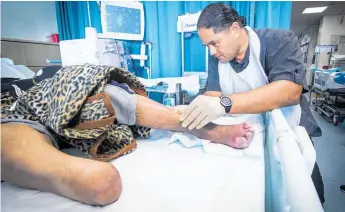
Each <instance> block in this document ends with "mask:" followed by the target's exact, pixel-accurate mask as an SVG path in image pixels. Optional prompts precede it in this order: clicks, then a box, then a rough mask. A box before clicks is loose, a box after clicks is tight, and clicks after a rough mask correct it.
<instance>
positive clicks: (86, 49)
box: [60, 27, 152, 78]
mask: <svg viewBox="0 0 345 212" xmlns="http://www.w3.org/2000/svg"><path fill="white" fill-rule="evenodd" d="M98 36H99V34H98V33H97V31H96V29H95V28H93V27H86V28H85V39H75V40H64V41H60V53H61V62H62V66H69V65H83V64H85V63H89V64H95V65H110V66H117V67H123V68H124V69H126V70H128V65H127V60H128V58H127V57H130V58H129V59H130V60H140V65H141V66H142V67H143V68H144V69H145V70H146V72H147V76H149V78H150V77H151V66H152V44H151V43H150V42H142V43H141V50H140V51H141V53H143V54H138V55H137V54H130V55H127V54H126V52H125V49H124V44H123V42H122V41H116V40H114V39H112V38H107V39H106V38H99V37H98ZM146 48H148V55H149V58H148V57H147V55H146V53H147V51H146ZM148 59H149V66H145V61H146V60H148Z"/></svg>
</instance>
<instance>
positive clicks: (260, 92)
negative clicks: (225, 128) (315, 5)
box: [181, 3, 325, 203]
mask: <svg viewBox="0 0 345 212" xmlns="http://www.w3.org/2000/svg"><path fill="white" fill-rule="evenodd" d="M197 27H198V34H199V37H200V39H201V41H202V43H203V44H204V45H206V46H208V48H209V50H210V54H211V57H210V61H209V68H208V79H207V83H206V92H205V93H204V94H203V95H199V96H198V97H196V98H195V99H194V100H193V101H192V102H191V104H190V105H189V106H188V107H187V108H186V109H185V110H184V111H183V113H182V115H181V121H182V126H183V127H188V128H189V129H194V128H197V129H199V128H202V127H203V126H205V125H206V124H207V123H209V122H211V121H213V120H215V119H217V118H219V117H221V116H223V115H225V114H230V115H236V114H262V113H264V112H266V111H270V110H273V109H276V108H281V110H282V112H283V115H284V116H285V118H286V119H287V121H288V123H289V125H290V126H292V127H293V126H296V125H300V126H303V127H305V128H306V130H307V132H308V134H309V136H311V137H313V136H320V135H321V130H320V128H319V126H318V125H317V123H316V121H315V119H314V118H313V116H312V114H311V111H310V108H309V103H308V101H307V99H306V98H305V97H304V95H302V93H303V92H306V91H307V86H306V79H305V68H304V64H303V60H302V52H301V50H300V47H299V43H298V39H297V37H296V35H295V34H294V33H293V32H292V31H290V30H283V29H261V30H256V29H251V28H250V27H248V26H245V20H244V18H243V17H240V16H238V13H237V12H236V11H235V10H234V9H233V8H231V7H230V6H228V5H226V4H223V3H215V4H210V5H208V6H207V7H206V8H205V9H204V10H203V11H202V13H201V14H200V17H199V20H198V25H197ZM312 178H313V182H314V184H315V187H316V190H317V192H318V194H319V197H320V201H321V202H322V203H323V202H324V201H325V200H324V187H323V181H322V177H321V174H320V171H319V168H318V165H317V164H315V167H314V170H313V174H312Z"/></svg>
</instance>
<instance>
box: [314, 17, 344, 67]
mask: <svg viewBox="0 0 345 212" xmlns="http://www.w3.org/2000/svg"><path fill="white" fill-rule="evenodd" d="M340 18H341V15H329V16H323V17H322V18H321V21H320V28H319V37H318V45H329V44H330V43H331V35H345V22H344V23H342V24H340ZM325 65H328V55H327V54H326V53H321V55H320V59H319V63H318V67H320V68H321V67H322V66H325Z"/></svg>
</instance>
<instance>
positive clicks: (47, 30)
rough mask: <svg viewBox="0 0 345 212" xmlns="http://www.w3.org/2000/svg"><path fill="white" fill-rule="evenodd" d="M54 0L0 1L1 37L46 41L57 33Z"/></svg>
mask: <svg viewBox="0 0 345 212" xmlns="http://www.w3.org/2000/svg"><path fill="white" fill-rule="evenodd" d="M57 32H58V29H57V21H56V11H55V2H54V1H42V2H38V1H36V2H34V1H31V2H19V1H17V2H1V37H2V38H11V39H22V40H32V41H48V40H49V38H47V36H49V35H51V34H53V33H57Z"/></svg>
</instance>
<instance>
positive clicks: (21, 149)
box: [1, 124, 122, 205]
mask: <svg viewBox="0 0 345 212" xmlns="http://www.w3.org/2000/svg"><path fill="white" fill-rule="evenodd" d="M1 128H2V129H1V180H4V181H7V182H9V183H12V184H15V185H18V186H23V187H26V188H32V189H37V190H40V191H47V192H52V193H56V194H59V195H62V196H65V197H68V198H71V199H74V200H77V201H80V202H83V203H86V204H92V205H106V204H109V203H111V202H113V201H115V200H116V199H118V197H119V195H120V193H121V189H122V187H121V178H120V175H119V173H118V172H117V170H116V169H115V167H114V166H113V165H112V164H110V163H106V162H99V161H94V160H90V159H84V158H77V157H73V156H70V155H67V154H65V153H62V152H60V151H59V150H57V149H56V148H54V147H53V146H52V144H51V142H50V140H49V139H47V137H46V136H44V135H43V134H41V133H39V132H38V131H36V130H35V129H33V128H31V127H29V126H27V125H22V124H2V125H1Z"/></svg>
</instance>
